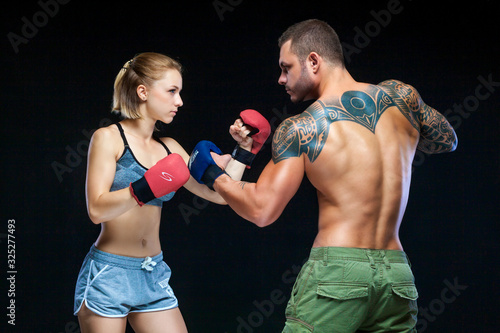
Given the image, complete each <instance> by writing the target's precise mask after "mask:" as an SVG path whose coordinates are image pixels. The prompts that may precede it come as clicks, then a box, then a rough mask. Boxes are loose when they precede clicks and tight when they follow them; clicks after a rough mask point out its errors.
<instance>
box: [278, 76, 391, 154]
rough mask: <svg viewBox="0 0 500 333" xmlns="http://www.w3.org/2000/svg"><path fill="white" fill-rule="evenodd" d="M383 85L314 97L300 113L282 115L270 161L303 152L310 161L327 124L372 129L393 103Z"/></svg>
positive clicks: (320, 144)
mask: <svg viewBox="0 0 500 333" xmlns="http://www.w3.org/2000/svg"><path fill="white" fill-rule="evenodd" d="M391 97H392V96H390V95H389V94H388V93H387V92H386V90H385V89H381V88H380V87H378V86H369V87H368V88H367V89H366V90H364V91H358V90H356V91H346V92H345V93H343V94H342V96H340V98H338V99H336V100H333V101H328V102H327V101H321V100H318V101H316V102H315V103H313V104H312V105H311V106H310V107H309V108H307V109H306V110H305V111H304V112H302V113H301V114H299V115H297V116H294V117H291V118H288V119H286V120H285V121H284V122H283V123H282V124H281V125H280V126H279V127H278V129H277V130H276V133H275V135H274V137H273V149H272V152H273V161H274V163H278V162H280V161H282V160H284V159H287V158H291V157H298V156H301V155H302V154H305V155H306V156H307V157H308V158H309V160H310V161H311V162H314V161H315V160H316V158H317V157H318V156H319V154H320V153H321V151H322V149H323V147H324V145H325V142H326V139H327V138H328V134H329V131H330V124H332V123H333V122H336V121H352V122H355V123H357V124H359V125H361V126H363V127H365V128H366V129H368V130H370V131H371V132H372V133H375V128H376V126H377V122H378V120H379V119H380V116H381V115H382V114H383V113H384V111H385V110H387V108H388V107H391V106H397V104H396V103H395V101H394V98H391Z"/></svg>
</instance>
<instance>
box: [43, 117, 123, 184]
mask: <svg viewBox="0 0 500 333" xmlns="http://www.w3.org/2000/svg"><path fill="white" fill-rule="evenodd" d="M112 123H113V122H112V121H111V119H108V118H103V119H101V121H100V122H99V127H104V126H108V125H111V124H112ZM94 132H95V129H93V130H90V131H88V130H86V129H83V130H82V134H83V136H84V137H85V139H82V140H80V141H79V142H78V143H77V144H76V145H74V146H70V145H66V147H65V150H66V152H67V154H66V157H65V159H64V163H62V162H58V161H53V162H52V163H51V164H50V165H51V167H52V170H54V173H55V175H56V177H57V180H59V183H62V181H63V180H64V179H63V176H64V174H66V173H71V172H73V170H74V169H76V168H78V167H79V166H80V165H82V162H83V159H84V158H85V157H86V156H87V153H88V150H89V144H90V139H91V138H92V134H94Z"/></svg>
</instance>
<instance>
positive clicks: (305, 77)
mask: <svg viewBox="0 0 500 333" xmlns="http://www.w3.org/2000/svg"><path fill="white" fill-rule="evenodd" d="M290 45H291V41H287V42H286V43H284V44H283V45H282V46H281V50H280V59H279V66H280V68H281V75H280V77H279V79H278V83H279V84H281V85H284V86H285V89H286V92H287V93H288V94H289V95H290V99H291V100H292V102H294V103H297V102H302V101H304V100H307V99H311V98H312V97H311V93H312V90H313V89H314V84H313V81H312V78H311V74H310V73H309V71H308V68H307V67H306V65H305V64H301V63H300V61H299V58H298V57H297V56H296V55H295V54H293V53H292V52H291V51H290Z"/></svg>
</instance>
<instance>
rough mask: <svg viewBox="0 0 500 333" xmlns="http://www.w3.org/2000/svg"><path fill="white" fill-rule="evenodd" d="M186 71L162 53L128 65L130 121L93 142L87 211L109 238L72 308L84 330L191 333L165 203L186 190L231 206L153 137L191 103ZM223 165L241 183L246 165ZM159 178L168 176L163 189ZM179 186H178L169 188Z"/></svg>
mask: <svg viewBox="0 0 500 333" xmlns="http://www.w3.org/2000/svg"><path fill="white" fill-rule="evenodd" d="M181 70H182V68H181V65H180V64H179V63H178V62H177V61H175V60H173V59H171V58H169V57H167V56H165V55H162V54H158V53H142V54H139V55H138V56H136V57H134V58H133V59H132V60H130V61H128V62H127V63H126V64H125V65H124V67H123V68H122V69H121V70H120V72H119V73H118V75H117V77H116V80H115V85H114V96H113V101H114V105H113V110H116V111H119V112H120V113H121V114H122V116H123V117H124V118H125V119H124V120H122V121H120V122H119V123H117V124H113V125H110V126H108V127H105V128H101V129H98V130H97V131H96V132H95V133H94V135H93V137H92V140H91V142H90V147H89V155H88V165H87V181H86V198H87V210H88V214H89V216H90V219H91V220H92V222H93V223H95V224H100V225H101V233H100V235H99V237H98V239H97V241H96V242H95V244H94V245H93V246H92V247H91V249H90V252H89V253H88V255H87V256H86V258H85V261H84V263H83V265H82V269H81V271H80V274H79V277H78V281H77V285H76V291H75V308H74V311H75V315H78V320H79V322H80V328H81V331H82V332H84V333H85V332H101V331H102V332H124V331H125V329H126V323H127V319H128V321H129V323H130V325H131V326H132V327H133V328H134V330H135V331H137V332H172V333H176V332H187V329H186V325H185V323H184V320H183V318H182V315H181V312H180V310H179V308H178V305H177V299H176V297H175V295H174V293H173V292H172V289H171V288H170V286H169V284H168V281H169V278H170V274H171V272H170V268H169V267H168V266H167V264H166V263H165V262H164V261H163V260H162V259H163V257H162V252H161V246H160V240H159V228H160V217H161V207H162V203H163V202H165V201H168V200H170V199H171V197H172V196H173V195H174V193H175V190H176V189H177V188H179V187H180V186H182V185H184V187H185V188H186V189H187V190H189V191H191V192H192V193H194V194H195V195H197V196H200V197H202V198H204V199H206V200H209V201H212V202H215V203H218V204H225V201H224V200H223V199H222V198H221V197H220V196H219V195H218V194H217V193H216V192H213V191H211V190H210V189H209V188H208V187H207V186H205V185H201V184H199V183H198V182H196V181H195V180H194V179H193V178H191V177H190V176H189V171H187V167H186V163H187V162H188V160H189V155H188V154H187V153H186V151H185V150H184V149H183V148H182V147H181V145H180V144H179V143H177V141H175V140H174V139H172V138H168V137H164V138H158V137H157V136H156V135H155V124H156V122H157V121H161V122H163V123H165V124H169V123H171V122H172V121H173V119H174V117H175V115H176V114H177V111H178V108H179V107H180V106H182V104H183V103H182V99H181V96H180V91H181V89H182V76H181ZM236 124H239V125H238V126H236V125H234V126H231V127H230V133H231V135H232V137H233V138H234V139H235V140H236V141H237V142H238V143H239V144H240V147H242V148H247V149H249V147H250V146H251V142H252V140H251V139H250V138H249V137H247V136H246V135H247V134H248V132H249V131H248V130H247V129H246V128H245V127H243V126H242V123H241V121H238V122H236ZM221 160H222V161H221V165H225V164H227V166H226V168H225V171H226V172H227V173H228V174H229V175H231V176H232V177H233V178H236V179H241V176H242V174H243V171H244V168H245V165H243V164H241V163H239V162H236V161H235V160H232V159H231V160H230V157H229V156H228V157H226V158H224V159H222V158H221ZM157 175H159V176H167V178H168V179H165V177H163V179H164V180H165V181H164V183H155V182H156V179H159V178H158V177H154V176H157ZM188 178H189V179H188ZM172 179H174V181H177V183H176V184H174V185H171V183H172ZM186 180H187V182H186ZM169 182H170V183H169ZM162 184H167V185H165V186H164V185H162Z"/></svg>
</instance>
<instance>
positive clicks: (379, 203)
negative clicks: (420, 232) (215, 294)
mask: <svg viewBox="0 0 500 333" xmlns="http://www.w3.org/2000/svg"><path fill="white" fill-rule="evenodd" d="M279 47H280V58H279V66H280V68H281V75H280V77H279V81H278V82H279V84H281V85H284V86H285V89H286V91H287V93H288V94H289V95H290V97H291V100H292V102H299V101H303V100H311V99H315V100H316V101H315V102H314V103H313V104H311V105H310V106H309V107H308V108H307V109H306V110H305V111H303V112H302V113H300V114H298V115H296V116H293V117H291V118H288V119H286V120H285V121H284V122H283V123H282V124H281V125H280V126H279V127H278V129H277V130H276V132H275V134H274V137H273V144H272V154H273V155H272V160H271V161H270V162H269V163H268V164H267V166H266V167H265V168H264V170H263V172H262V174H261V175H260V177H259V179H258V180H257V182H256V183H247V182H241V181H235V180H232V179H231V178H230V177H229V176H227V175H225V174H222V175H221V176H219V177H218V178H216V179H215V182H214V184H213V187H214V189H215V190H216V191H217V192H218V193H219V194H220V195H221V196H222V197H223V198H224V199H225V200H226V202H227V203H228V204H229V205H230V206H231V208H233V209H234V210H235V211H236V212H237V213H238V214H239V215H240V216H242V217H243V218H245V219H247V220H249V221H251V222H253V223H255V224H256V225H257V226H259V227H265V226H267V225H269V224H271V223H273V222H274V221H275V220H276V219H277V218H278V217H279V216H280V214H281V213H282V212H283V210H284V209H285V207H286V205H287V204H288V202H289V201H290V199H291V198H292V197H293V196H294V195H295V193H296V192H297V190H298V188H299V185H300V184H301V182H302V179H303V175H304V173H305V174H306V175H307V177H308V178H309V180H310V181H311V183H312V185H313V186H314V187H315V188H316V189H317V195H318V203H319V221H318V227H319V231H318V234H317V236H316V239H315V241H314V244H313V248H312V250H311V254H310V257H309V260H308V261H307V262H306V263H305V264H304V266H303V267H302V270H301V272H300V274H299V276H298V277H297V281H296V283H295V285H294V287H293V291H292V295H291V298H290V301H289V303H288V306H287V309H286V318H287V321H286V325H285V328H284V331H283V332H294V333H296V332H313V331H314V332H315V333H318V332H325V333H332V332H342V333H347V332H360V331H363V332H389V331H390V332H416V329H415V326H416V322H417V304H416V299H417V297H418V294H417V290H416V288H415V284H414V277H413V274H412V272H411V269H410V266H409V262H408V260H407V257H406V254H405V253H404V252H403V247H402V245H401V242H400V240H399V237H398V231H399V226H400V224H401V221H402V219H403V215H404V212H405V208H406V204H407V201H408V193H409V189H410V180H411V171H412V160H413V157H414V155H415V151H416V149H419V150H421V151H423V152H425V153H429V154H432V153H441V152H449V151H453V150H455V148H456V146H457V138H456V136H455V133H454V130H453V128H452V127H451V126H450V124H449V123H448V122H447V120H446V119H445V118H444V117H443V116H442V115H441V114H440V113H438V112H437V111H436V110H435V109H433V108H431V107H430V106H428V105H426V104H425V103H424V102H423V101H422V99H421V98H420V96H419V94H418V92H417V91H416V90H415V88H413V87H412V86H410V85H407V84H405V83H402V82H400V81H396V80H388V81H384V82H381V83H379V84H378V85H373V84H367V83H361V82H356V81H355V80H354V79H353V78H352V77H351V75H350V74H349V73H348V71H347V70H346V68H345V66H344V61H343V55H342V48H341V44H340V42H339V39H338V37H337V35H336V33H335V32H334V30H333V29H332V28H331V27H330V26H329V25H328V24H326V23H325V22H322V21H318V20H308V21H304V22H300V23H298V24H295V25H293V26H291V27H290V28H289V29H288V30H287V31H285V33H284V34H283V35H282V36H281V37H280V39H279ZM234 126H241V123H237V124H235V125H234Z"/></svg>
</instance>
